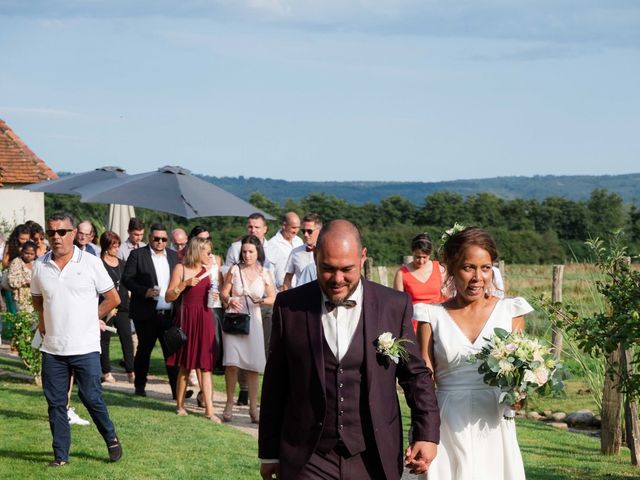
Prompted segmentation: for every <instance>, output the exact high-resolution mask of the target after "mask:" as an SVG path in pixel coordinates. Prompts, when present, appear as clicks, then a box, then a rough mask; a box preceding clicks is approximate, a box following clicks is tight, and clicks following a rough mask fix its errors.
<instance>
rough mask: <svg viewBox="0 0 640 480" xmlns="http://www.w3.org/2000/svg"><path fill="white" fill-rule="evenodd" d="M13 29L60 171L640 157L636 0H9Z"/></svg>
mask: <svg viewBox="0 0 640 480" xmlns="http://www.w3.org/2000/svg"><path fill="white" fill-rule="evenodd" d="M0 48H1V49H2V55H1V57H0V58H1V59H2V66H1V67H0V119H3V120H4V121H6V122H7V123H8V124H9V126H10V127H11V128H12V129H13V130H14V131H15V132H16V133H17V134H18V135H19V136H20V137H21V138H22V139H23V140H24V141H25V143H27V145H28V146H29V147H30V148H31V149H32V150H33V151H35V152H36V153H37V154H38V155H39V156H40V157H41V158H42V159H43V160H44V161H45V162H46V163H47V164H48V165H49V166H50V167H51V168H53V169H54V170H56V171H71V172H81V171H86V170H90V169H93V168H98V167H101V166H107V165H114V166H120V167H123V168H125V169H126V170H127V171H128V172H129V173H140V172H144V171H150V170H155V169H156V168H159V167H162V166H164V165H180V166H182V167H185V168H187V169H189V170H191V171H192V172H194V173H198V174H205V175H214V176H240V175H243V176H245V177H263V178H276V179H285V180H309V181H332V180H333V181H357V180H362V181H425V182H432V181H442V180H455V179H468V178H489V177H495V176H512V175H519V176H533V175H576V174H580V175H583V174H586V175H602V174H612V175H615V174H624V173H637V172H640V88H639V87H640V2H638V1H637V0H607V1H602V0H537V1H533V0H297V1H294V0H180V1H177V2H176V1H175V0H172V1H166V0H0Z"/></svg>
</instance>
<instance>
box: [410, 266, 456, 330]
mask: <svg viewBox="0 0 640 480" xmlns="http://www.w3.org/2000/svg"><path fill="white" fill-rule="evenodd" d="M431 265H432V268H431V275H429V278H427V281H426V282H423V281H421V280H419V279H417V278H416V277H415V276H414V275H413V274H412V273H411V272H410V271H409V268H408V267H407V266H406V265H403V266H402V267H401V268H400V271H401V272H402V288H403V289H404V291H405V292H406V293H407V294H408V295H409V297H411V303H412V304H413V305H414V309H413V310H414V316H413V320H412V321H411V323H412V324H413V331H414V332H415V331H416V328H417V327H418V321H420V315H421V312H422V309H423V307H422V306H419V307H416V305H418V304H421V305H423V304H428V303H440V302H443V301H444V300H445V299H444V297H443V296H442V292H441V288H442V272H440V263H439V262H438V261H437V260H432V261H431Z"/></svg>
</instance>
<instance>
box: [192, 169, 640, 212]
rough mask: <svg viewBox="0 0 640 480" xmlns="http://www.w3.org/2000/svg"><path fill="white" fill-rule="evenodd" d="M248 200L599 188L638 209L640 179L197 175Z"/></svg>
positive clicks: (533, 193)
mask: <svg viewBox="0 0 640 480" xmlns="http://www.w3.org/2000/svg"><path fill="white" fill-rule="evenodd" d="M199 176H200V177H201V178H203V179H204V180H207V181H209V182H211V183H214V184H216V185H218V186H219V187H222V188H224V189H225V190H228V191H230V192H232V193H234V194H236V195H238V196H240V197H242V198H244V199H248V198H249V196H250V195H251V193H253V192H260V193H262V194H263V195H265V196H266V197H267V198H269V199H270V200H273V201H275V202H278V203H284V202H285V201H286V200H287V199H288V198H291V199H294V200H298V199H300V198H302V197H304V196H305V195H308V194H309V193H319V192H322V193H325V194H327V195H335V196H336V197H338V198H342V199H344V200H347V201H348V202H351V203H356V204H362V203H367V202H371V203H378V202H379V201H380V200H381V199H383V198H385V197H388V196H390V195H401V196H403V197H405V198H407V199H408V200H410V201H411V202H413V203H415V204H416V205H421V204H422V203H423V202H424V198H425V197H426V196H427V195H429V194H431V193H433V192H438V191H449V192H457V193H460V194H462V195H464V196H468V195H473V194H475V193H479V192H490V193H493V194H495V195H497V196H498V197H501V198H504V199H514V198H533V199H536V200H543V199H545V198H546V197H550V196H559V197H564V198H567V199H569V200H574V201H576V200H586V199H588V198H589V195H590V194H591V192H592V191H593V190H594V189H596V188H603V189H606V190H608V191H609V192H615V193H617V194H618V195H620V196H621V197H622V198H623V199H624V201H625V203H631V204H634V205H639V206H640V173H633V174H627V175H600V176H588V175H567V176H556V175H536V176H534V177H495V178H485V179H476V180H453V181H447V182H289V181H286V180H274V179H271V178H253V177H249V178H246V177H242V176H241V177H211V176H207V175H199Z"/></svg>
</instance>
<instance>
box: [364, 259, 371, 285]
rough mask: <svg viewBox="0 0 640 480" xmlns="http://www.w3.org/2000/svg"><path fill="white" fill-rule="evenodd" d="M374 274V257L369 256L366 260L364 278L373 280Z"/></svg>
mask: <svg viewBox="0 0 640 480" xmlns="http://www.w3.org/2000/svg"><path fill="white" fill-rule="evenodd" d="M372 275H373V259H372V258H370V257H367V258H366V259H365V261H364V278H366V279H367V280H371V276H372Z"/></svg>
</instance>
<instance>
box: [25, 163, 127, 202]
mask: <svg viewBox="0 0 640 480" xmlns="http://www.w3.org/2000/svg"><path fill="white" fill-rule="evenodd" d="M125 177H128V175H127V173H126V172H125V170H124V169H123V168H120V167H100V168H96V169H95V170H90V171H88V172H82V173H76V174H74V175H67V176H65V177H61V178H58V179H56V180H49V181H46V182H39V183H32V184H29V185H25V186H24V187H22V188H23V189H25V190H29V191H31V192H44V193H65V194H67V195H80V193H78V192H77V191H76V188H80V187H84V186H86V185H89V184H92V183H96V182H102V181H104V180H112V179H119V178H125Z"/></svg>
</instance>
